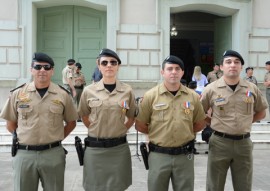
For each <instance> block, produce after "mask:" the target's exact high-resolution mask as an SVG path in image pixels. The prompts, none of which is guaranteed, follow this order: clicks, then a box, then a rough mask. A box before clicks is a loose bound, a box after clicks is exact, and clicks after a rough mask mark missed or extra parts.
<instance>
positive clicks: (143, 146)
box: [140, 142, 149, 170]
mask: <svg viewBox="0 0 270 191" xmlns="http://www.w3.org/2000/svg"><path fill="white" fill-rule="evenodd" d="M140 150H141V154H142V158H143V162H144V166H145V169H146V170H148V169H149V164H148V155H149V153H148V151H147V146H146V144H145V143H144V142H141V143H140Z"/></svg>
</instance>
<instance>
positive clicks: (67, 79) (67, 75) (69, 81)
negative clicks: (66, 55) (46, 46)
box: [62, 59, 76, 97]
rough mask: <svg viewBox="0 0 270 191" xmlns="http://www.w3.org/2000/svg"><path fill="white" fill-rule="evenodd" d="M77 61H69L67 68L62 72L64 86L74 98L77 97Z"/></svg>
mask: <svg viewBox="0 0 270 191" xmlns="http://www.w3.org/2000/svg"><path fill="white" fill-rule="evenodd" d="M75 63H76V62H75V60H74V59H69V60H68V61H67V65H66V67H65V68H64V69H63V70H62V81H63V84H64V87H65V88H66V89H67V90H68V91H70V93H71V95H72V96H73V97H75V96H76V90H75V87H74V85H75V81H74V74H75V68H76V65H75Z"/></svg>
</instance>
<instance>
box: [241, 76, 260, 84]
mask: <svg viewBox="0 0 270 191" xmlns="http://www.w3.org/2000/svg"><path fill="white" fill-rule="evenodd" d="M243 79H244V80H247V81H249V82H251V83H253V84H255V85H256V86H257V85H258V82H257V79H256V78H255V77H254V76H251V77H247V76H245V77H244V78H243Z"/></svg>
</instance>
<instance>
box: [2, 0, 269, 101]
mask: <svg viewBox="0 0 270 191" xmlns="http://www.w3.org/2000/svg"><path fill="white" fill-rule="evenodd" d="M0 3H1V7H0V10H1V11H0V36H1V38H0V93H1V94H2V95H3V96H1V98H0V105H1V106H2V105H3V102H4V101H5V99H6V98H7V96H8V92H9V89H11V88H14V87H16V86H18V85H20V84H22V83H25V82H28V81H29V80H31V74H30V63H31V58H32V55H33V53H34V52H36V51H40V52H45V53H47V54H49V55H50V56H52V57H53V59H54V60H55V62H56V66H55V74H54V78H53V80H54V81H55V82H56V83H60V84H61V70H62V68H63V67H64V66H65V65H66V61H67V60H68V59H69V58H74V59H75V60H76V61H77V62H80V63H81V64H82V66H83V72H84V73H85V74H86V78H87V82H88V83H90V81H91V74H92V72H93V70H94V68H95V59H96V56H97V55H98V53H99V50H100V49H101V48H104V47H107V48H110V49H113V50H115V51H116V52H117V53H118V54H119V56H120V58H121V59H122V65H121V69H120V71H119V79H121V80H124V81H128V82H133V83H134V82H135V83H138V84H140V83H145V82H159V81H160V80H161V75H160V65H161V63H162V61H163V60H164V58H165V57H166V56H168V55H169V54H175V55H178V56H179V57H181V58H182V59H183V60H184V61H185V66H186V68H187V71H185V72H186V74H187V76H186V77H187V78H189V77H190V76H189V75H190V73H192V68H193V67H194V66H195V65H201V66H203V67H202V68H203V69H205V71H206V70H209V69H210V68H211V66H212V65H213V63H215V62H219V58H220V57H221V55H222V53H223V52H224V51H225V50H226V49H234V50H237V51H239V52H240V53H241V54H242V55H243V57H244V59H245V62H246V65H245V67H246V66H252V67H254V75H255V76H256V78H257V79H258V81H259V82H262V81H263V76H264V74H265V69H264V66H265V62H266V61H267V60H270V47H269V46H270V21H269V18H270V12H269V11H268V7H270V1H268V0H147V1H145V0H136V1H134V0H53V1H52V0H9V1H5V0H0ZM172 26H175V27H176V30H177V32H178V35H177V36H172V35H171V31H170V30H171V28H172ZM243 72H244V70H243ZM243 75H244V73H243Z"/></svg>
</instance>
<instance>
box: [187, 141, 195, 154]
mask: <svg viewBox="0 0 270 191" xmlns="http://www.w3.org/2000/svg"><path fill="white" fill-rule="evenodd" d="M194 149H195V139H193V140H192V141H190V142H188V144H187V145H186V154H190V153H193V152H194Z"/></svg>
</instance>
